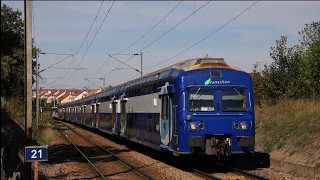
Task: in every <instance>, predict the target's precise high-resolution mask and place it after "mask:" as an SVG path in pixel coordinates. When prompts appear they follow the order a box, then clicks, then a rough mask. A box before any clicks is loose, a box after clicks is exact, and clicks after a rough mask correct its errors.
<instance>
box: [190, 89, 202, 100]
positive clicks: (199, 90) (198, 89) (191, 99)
mask: <svg viewBox="0 0 320 180" xmlns="http://www.w3.org/2000/svg"><path fill="white" fill-rule="evenodd" d="M201 88H202V87H199V89H198V90H197V92H196V94H194V95H193V97H192V98H191V100H193V99H194V97H196V95H197V94H198V92H199V91H200V90H201ZM199 97H200V96H199Z"/></svg>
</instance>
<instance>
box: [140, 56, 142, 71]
mask: <svg viewBox="0 0 320 180" xmlns="http://www.w3.org/2000/svg"><path fill="white" fill-rule="evenodd" d="M140 56H141V70H140V74H141V77H142V52H141V54H140Z"/></svg>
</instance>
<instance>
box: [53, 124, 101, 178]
mask: <svg viewBox="0 0 320 180" xmlns="http://www.w3.org/2000/svg"><path fill="white" fill-rule="evenodd" d="M58 130H59V132H60V133H61V134H63V135H64V137H65V138H66V139H67V140H68V141H69V142H70V143H71V144H72V145H73V146H74V147H75V148H76V149H77V150H78V152H79V153H80V154H81V155H82V156H83V157H84V158H85V159H86V160H87V161H88V163H89V164H90V165H91V166H92V167H93V168H94V170H95V171H97V173H99V175H100V177H102V178H103V179H107V178H106V177H105V175H104V174H103V173H101V171H99V169H98V168H97V167H96V166H95V165H94V164H93V163H92V162H91V161H90V159H89V158H88V157H87V156H86V155H85V154H83V152H82V151H81V150H80V149H79V148H78V147H77V146H76V145H75V144H74V143H73V142H72V141H71V139H70V138H69V137H68V135H67V134H65V133H63V132H62V130H61V129H60V127H58Z"/></svg>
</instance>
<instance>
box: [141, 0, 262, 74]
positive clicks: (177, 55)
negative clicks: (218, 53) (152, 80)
mask: <svg viewBox="0 0 320 180" xmlns="http://www.w3.org/2000/svg"><path fill="white" fill-rule="evenodd" d="M258 2H259V0H258V1H256V2H254V3H253V4H252V5H250V6H249V7H247V8H246V9H245V10H243V11H242V12H241V13H239V14H238V15H237V16H235V17H233V18H232V19H231V20H229V21H228V22H227V23H225V24H224V25H223V26H221V27H220V28H218V29H216V30H215V31H214V32H212V33H210V34H209V35H207V36H206V37H204V38H203V39H201V40H200V41H198V42H197V43H195V44H193V45H192V46H190V47H188V48H187V49H185V50H183V51H181V52H180V53H178V54H176V55H174V56H172V57H171V58H169V59H166V60H164V61H161V62H160V63H157V64H155V65H152V66H149V67H147V68H144V69H143V70H145V69H149V68H152V67H155V66H158V65H159V64H162V63H165V62H167V61H169V60H171V59H173V58H175V57H177V56H179V55H181V54H183V53H185V52H186V51H188V50H190V49H191V48H193V47H195V46H196V45H198V44H200V43H201V42H203V41H204V40H206V39H208V38H209V37H211V36H212V35H214V34H215V33H217V32H218V31H220V30H221V29H223V28H224V27H225V26H227V25H228V24H230V23H231V22H232V21H234V20H235V19H237V18H238V17H239V16H241V15H242V14H244V13H245V12H246V11H248V10H249V9H250V8H252V7H253V6H254V5H256V4H257V3H258Z"/></svg>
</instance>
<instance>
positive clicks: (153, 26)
mask: <svg viewBox="0 0 320 180" xmlns="http://www.w3.org/2000/svg"><path fill="white" fill-rule="evenodd" d="M182 2H183V1H180V2H179V3H178V4H177V5H176V6H175V7H174V8H173V9H171V11H170V12H169V13H168V14H166V15H165V16H164V17H163V18H162V19H161V20H160V21H159V22H158V23H157V24H155V25H154V26H153V27H152V28H151V29H149V30H148V31H147V32H146V33H144V34H143V35H142V36H141V37H139V38H138V39H137V40H135V41H134V42H133V43H131V44H130V45H129V46H127V47H126V48H124V49H122V50H121V51H119V52H117V53H116V55H117V54H120V53H121V52H123V51H125V50H127V49H128V48H130V47H132V46H133V45H135V44H136V43H137V42H138V41H140V40H141V39H142V38H144V37H145V36H146V35H147V34H149V33H150V32H151V31H152V30H153V29H154V28H155V27H157V26H158V25H159V24H160V23H161V22H162V21H163V20H164V19H165V18H167V17H168V16H169V15H170V14H171V13H172V12H173V11H174V10H175V9H176V8H177V7H178V6H180V4H181V3H182ZM109 58H110V56H109ZM109 58H108V59H107V60H109ZM132 58H133V57H132ZM132 58H130V59H132ZM107 60H105V62H104V63H103V65H102V66H101V67H100V68H99V70H97V71H96V72H95V74H94V75H96V74H98V72H100V70H101V69H102V68H103V67H104V65H105V63H106V61H107ZM117 68H118V67H117ZM113 71H114V70H112V71H111V72H113ZM94 75H92V76H91V77H93V76H94ZM82 83H83V82H82ZM82 83H81V84H82Z"/></svg>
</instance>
